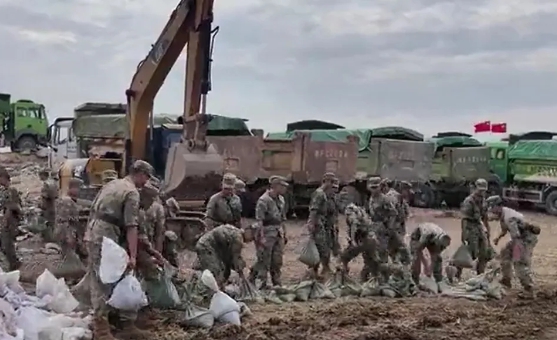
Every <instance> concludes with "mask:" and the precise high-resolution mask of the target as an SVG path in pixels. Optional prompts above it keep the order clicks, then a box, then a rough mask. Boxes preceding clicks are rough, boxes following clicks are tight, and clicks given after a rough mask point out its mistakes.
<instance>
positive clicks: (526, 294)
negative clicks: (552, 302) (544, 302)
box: [518, 287, 536, 300]
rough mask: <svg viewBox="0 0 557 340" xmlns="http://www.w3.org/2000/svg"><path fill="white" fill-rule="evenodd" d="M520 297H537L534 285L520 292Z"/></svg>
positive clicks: (531, 298) (528, 298)
mask: <svg viewBox="0 0 557 340" xmlns="http://www.w3.org/2000/svg"><path fill="white" fill-rule="evenodd" d="M518 297H519V298H521V299H527V300H533V299H535V298H536V292H535V291H534V288H533V287H525V288H524V291H522V292H520V293H518Z"/></svg>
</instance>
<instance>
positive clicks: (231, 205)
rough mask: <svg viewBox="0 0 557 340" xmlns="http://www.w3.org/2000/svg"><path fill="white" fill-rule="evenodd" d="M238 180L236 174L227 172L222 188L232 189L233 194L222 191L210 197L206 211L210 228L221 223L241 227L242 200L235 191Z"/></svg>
mask: <svg viewBox="0 0 557 340" xmlns="http://www.w3.org/2000/svg"><path fill="white" fill-rule="evenodd" d="M236 180H237V178H236V176H235V175H233V174H225V175H224V176H223V179H222V188H223V190H230V191H232V192H231V194H228V193H226V194H225V193H224V192H223V191H221V192H218V193H216V194H214V195H213V196H211V198H210V199H209V202H208V203H207V213H206V214H207V219H206V223H207V226H208V227H209V229H212V228H214V227H216V226H219V225H221V224H232V225H234V226H236V227H238V228H240V227H241V219H242V202H241V200H240V198H239V197H238V196H237V195H236V194H234V192H233V190H234V186H235V184H236Z"/></svg>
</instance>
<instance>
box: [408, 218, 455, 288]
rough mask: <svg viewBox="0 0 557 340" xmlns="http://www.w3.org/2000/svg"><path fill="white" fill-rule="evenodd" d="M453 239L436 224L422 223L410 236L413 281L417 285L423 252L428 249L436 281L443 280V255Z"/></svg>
mask: <svg viewBox="0 0 557 340" xmlns="http://www.w3.org/2000/svg"><path fill="white" fill-rule="evenodd" d="M450 242H451V238H450V237H449V235H448V234H447V233H446V232H445V231H444V230H443V229H441V228H440V227H439V226H438V225H437V224H434V223H422V224H420V225H418V227H417V228H416V229H414V231H413V232H412V234H411V235H410V249H411V251H412V279H413V280H414V282H415V283H416V284H417V283H418V282H419V281H420V273H421V268H422V258H423V250H424V249H427V250H428V251H429V254H430V257H431V266H432V270H433V277H434V278H435V281H437V282H441V281H442V280H443V258H442V256H441V253H442V252H443V251H444V250H445V249H446V248H447V247H448V246H449V244H450Z"/></svg>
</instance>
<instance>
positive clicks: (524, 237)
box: [488, 196, 540, 294]
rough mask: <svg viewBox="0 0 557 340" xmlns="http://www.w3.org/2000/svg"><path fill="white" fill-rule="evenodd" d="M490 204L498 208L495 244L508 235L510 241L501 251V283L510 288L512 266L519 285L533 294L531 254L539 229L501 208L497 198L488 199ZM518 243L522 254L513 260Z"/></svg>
mask: <svg viewBox="0 0 557 340" xmlns="http://www.w3.org/2000/svg"><path fill="white" fill-rule="evenodd" d="M488 200H491V203H492V204H493V205H494V206H496V207H498V212H497V213H496V214H497V215H498V217H499V221H500V222H501V234H500V235H499V236H498V237H497V238H496V240H495V242H496V243H498V242H499V240H500V239H501V238H502V237H504V236H505V235H506V234H507V233H508V234H510V237H511V240H510V241H509V242H507V244H506V245H505V247H504V248H503V249H502V250H501V269H502V274H503V278H502V279H501V283H502V284H504V285H505V286H507V287H511V277H512V271H513V266H514V270H515V273H516V276H517V278H518V279H519V281H520V284H521V285H522V287H523V288H524V290H525V291H526V292H527V293H530V294H533V287H534V281H533V280H532V270H531V265H532V254H533V252H534V248H535V247H536V244H537V243H538V235H539V234H540V228H539V227H537V226H534V225H532V224H530V223H528V222H526V221H525V220H524V215H523V214H521V213H519V212H518V211H516V210H513V209H511V208H507V207H503V206H502V204H503V201H502V200H501V198H500V197H499V196H494V197H490V198H489V199H488ZM517 243H520V244H522V253H521V256H520V259H519V260H517V261H514V260H513V248H514V246H515V245H516V244H517Z"/></svg>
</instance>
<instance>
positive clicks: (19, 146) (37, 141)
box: [0, 93, 49, 152]
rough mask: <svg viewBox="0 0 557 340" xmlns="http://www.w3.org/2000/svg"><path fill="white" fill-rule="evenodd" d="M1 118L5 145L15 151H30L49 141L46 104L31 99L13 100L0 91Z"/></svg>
mask: <svg viewBox="0 0 557 340" xmlns="http://www.w3.org/2000/svg"><path fill="white" fill-rule="evenodd" d="M0 119H1V120H2V137H1V139H2V141H3V146H8V145H9V146H10V147H11V149H12V151H13V152H30V151H33V150H35V149H36V148H37V146H38V145H46V143H47V141H48V138H49V136H48V118H47V116H46V110H45V107H44V105H42V104H40V103H36V102H34V101H32V100H29V99H19V100H17V101H14V102H12V101H11V95H10V94H7V93H0Z"/></svg>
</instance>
